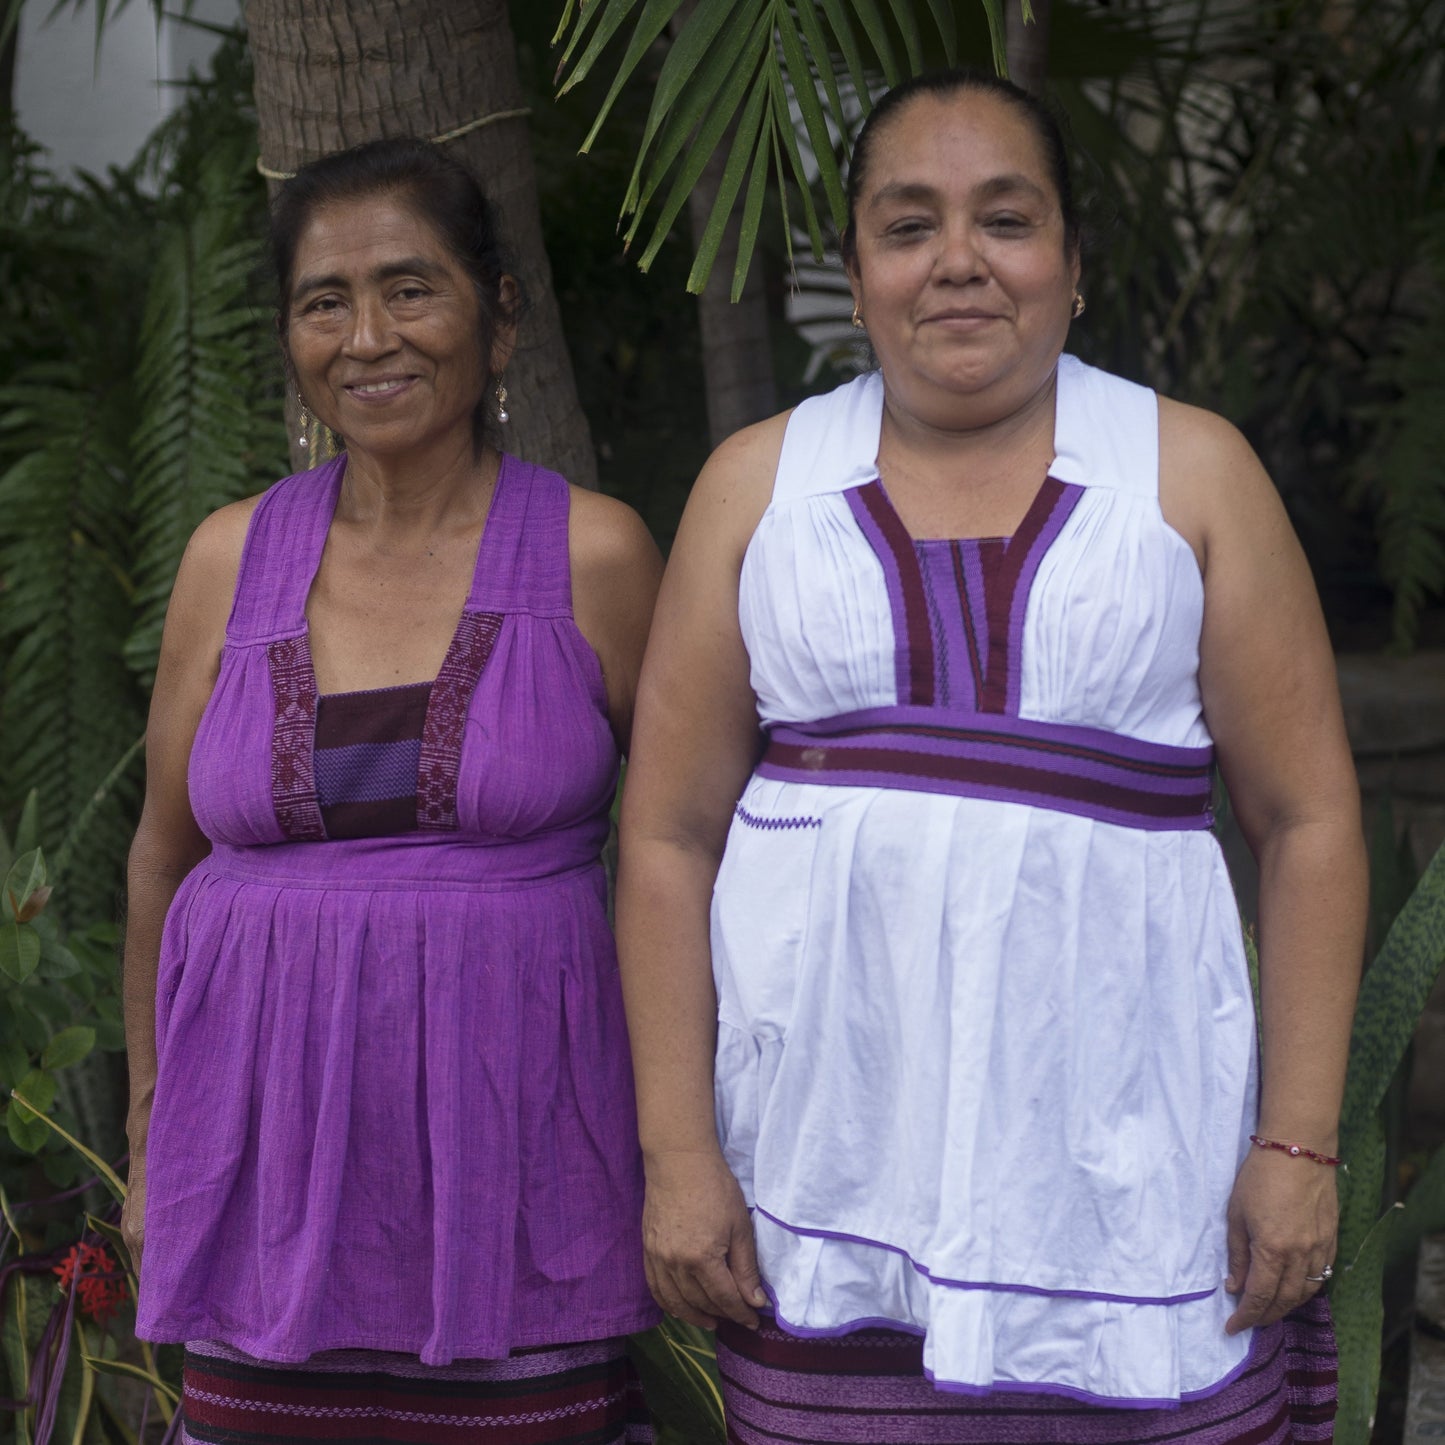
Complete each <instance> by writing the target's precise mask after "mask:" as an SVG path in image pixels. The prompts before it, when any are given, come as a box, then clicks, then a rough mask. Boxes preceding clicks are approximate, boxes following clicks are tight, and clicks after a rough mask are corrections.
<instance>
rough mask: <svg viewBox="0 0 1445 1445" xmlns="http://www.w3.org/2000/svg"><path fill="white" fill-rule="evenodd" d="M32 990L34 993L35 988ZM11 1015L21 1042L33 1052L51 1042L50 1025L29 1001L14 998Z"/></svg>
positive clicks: (36, 1052) (35, 1052)
mask: <svg viewBox="0 0 1445 1445" xmlns="http://www.w3.org/2000/svg"><path fill="white" fill-rule="evenodd" d="M30 992H31V993H32V994H33V993H34V992H35V990H33V989H32V990H30ZM10 1016H11V1019H12V1021H13V1024H14V1031H15V1033H17V1034H18V1035H19V1036H20V1042H21V1043H22V1044H24V1045H25V1047H26V1048H27V1049H29V1051H30V1052H31V1053H32V1054H39V1053H40V1051H41V1050H42V1049H43V1048H44V1047H45V1046H46V1044H48V1043H49V1042H50V1035H51V1033H52V1030H51V1027H50V1025H49V1024H48V1023H47V1022H46V1021H45V1020H44V1019H43V1018H41V1017H40V1015H39V1014H37V1013H36V1012H35V1010H34V1009H32V1008H31V1007H30V1006H29V1004H28V1003H24V1002H21V1001H19V1000H12V1003H11V1015H10Z"/></svg>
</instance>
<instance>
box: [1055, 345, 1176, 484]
mask: <svg viewBox="0 0 1445 1445" xmlns="http://www.w3.org/2000/svg"><path fill="white" fill-rule="evenodd" d="M1049 474H1050V475H1051V476H1053V477H1055V478H1057V479H1058V480H1059V481H1061V482H1072V483H1074V484H1075V485H1077V486H1082V487H1106V488H1108V489H1109V490H1110V491H1115V492H1128V493H1129V494H1130V495H1132V496H1137V497H1157V496H1158V495H1159V398H1158V396H1157V395H1156V394H1155V393H1154V392H1153V391H1151V390H1150V389H1149V388H1148V387H1147V386H1140V385H1138V383H1137V382H1133V381H1126V380H1125V379H1124V378H1123V377H1122V376H1115V375H1113V374H1112V373H1111V372H1108V371H1100V370H1099V368H1098V367H1096V366H1088V365H1086V364H1085V363H1084V362H1082V361H1080V360H1079V358H1078V357H1077V356H1061V357H1060V358H1059V370H1058V390H1057V393H1056V395H1055V400H1054V464H1053V466H1052V467H1051V468H1050V469H1049Z"/></svg>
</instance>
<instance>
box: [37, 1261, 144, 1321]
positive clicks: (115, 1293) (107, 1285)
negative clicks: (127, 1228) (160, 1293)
mask: <svg viewBox="0 0 1445 1445" xmlns="http://www.w3.org/2000/svg"><path fill="white" fill-rule="evenodd" d="M55 1273H56V1274H57V1275H58V1276H59V1277H60V1288H61V1289H62V1290H64V1291H65V1292H66V1293H67V1294H69V1292H70V1285H71V1281H72V1280H73V1279H74V1278H75V1276H76V1274H77V1273H78V1274H79V1276H80V1278H79V1281H78V1282H77V1283H76V1286H75V1291H76V1294H77V1295H78V1296H79V1301H80V1311H81V1313H82V1314H84V1315H87V1316H89V1318H91V1319H93V1320H94V1321H95V1322H96V1324H98V1325H103V1324H106V1323H108V1322H109V1320H110V1319H111V1318H112V1317H113V1316H114V1314H115V1312H116V1310H117V1309H119V1308H120V1306H121V1305H123V1304H124V1303H125V1302H126V1300H128V1299H129V1298H130V1291H129V1290H128V1289H127V1287H126V1282H125V1275H124V1274H123V1273H121V1270H120V1267H119V1266H118V1265H117V1264H116V1262H115V1260H114V1259H113V1258H112V1257H111V1253H110V1250H109V1249H107V1248H106V1246H105V1245H104V1243H101V1244H84V1243H81V1244H73V1245H71V1247H70V1253H69V1254H67V1255H66V1256H65V1258H64V1259H63V1260H62V1261H61V1262H60V1263H59V1264H58V1265H56V1266H55Z"/></svg>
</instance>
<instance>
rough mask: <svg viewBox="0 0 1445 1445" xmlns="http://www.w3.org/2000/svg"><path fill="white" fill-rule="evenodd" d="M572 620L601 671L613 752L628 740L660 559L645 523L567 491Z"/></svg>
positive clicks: (593, 496) (609, 502)
mask: <svg viewBox="0 0 1445 1445" xmlns="http://www.w3.org/2000/svg"><path fill="white" fill-rule="evenodd" d="M567 541H568V550H569V552H570V553H571V558H572V614H573V616H574V617H575V618H576V621H577V627H578V629H579V630H580V631H581V633H582V635H583V636H584V637H585V638H586V639H587V641H588V642H589V643H591V645H592V650H593V651H594V652H595V653H596V654H597V657H598V660H599V661H600V662H601V664H602V676H603V680H604V681H605V682H606V684H607V712H608V718H609V720H610V721H611V723H612V733H613V736H614V737H615V738H616V739H617V746H618V748H619V749H620V750H621V751H622V752H623V753H624V754H626V753H627V752H628V751H629V750H630V747H631V741H632V714H633V710H634V708H635V706H636V701H637V676H638V673H639V672H640V671H641V670H642V653H643V650H644V648H645V647H646V646H647V633H648V628H649V627H650V626H651V623H652V609H653V606H654V605H655V603H656V601H657V587H658V583H659V582H660V581H661V579H662V554H661V553H660V552H659V551H658V550H657V543H656V542H654V541H653V540H652V537H651V535H650V534H649V533H648V530H647V528H646V527H645V526H644V525H643V522H642V518H641V517H639V516H638V515H637V513H636V512H634V511H633V510H632V508H631V507H628V506H624V505H623V503H621V502H619V501H616V500H615V499H614V498H612V497H604V496H602V495H601V494H600V493H598V492H587V491H583V490H582V488H580V487H573V488H572V505H571V510H570V511H569V513H568V520H567Z"/></svg>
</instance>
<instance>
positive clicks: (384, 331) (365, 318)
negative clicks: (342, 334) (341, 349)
mask: <svg viewBox="0 0 1445 1445" xmlns="http://www.w3.org/2000/svg"><path fill="white" fill-rule="evenodd" d="M393 345H395V333H394V331H393V330H392V325H391V317H390V315H389V314H388V313H387V309H386V305H385V303H384V302H383V300H382V299H381V297H380V296H359V297H357V298H356V301H355V303H354V305H353V307H352V312H351V334H350V336H348V337H347V349H348V350H349V351H351V352H352V354H353V355H356V356H384V355H385V354H386V352H387V351H389V350H390V349H391V348H392V346H393Z"/></svg>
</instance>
